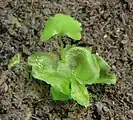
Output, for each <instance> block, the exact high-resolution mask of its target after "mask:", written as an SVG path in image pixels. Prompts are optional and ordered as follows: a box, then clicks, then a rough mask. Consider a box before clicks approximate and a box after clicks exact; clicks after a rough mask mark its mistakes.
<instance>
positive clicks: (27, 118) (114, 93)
mask: <svg viewBox="0 0 133 120" xmlns="http://www.w3.org/2000/svg"><path fill="white" fill-rule="evenodd" d="M56 13H64V14H68V15H71V16H73V17H74V18H76V19H77V20H79V21H80V22H81V23H82V25H83V30H84V31H83V38H82V42H80V43H76V44H77V45H84V46H92V47H93V48H94V49H95V50H96V52H97V53H99V54H100V55H101V56H103V57H104V58H105V59H106V60H107V61H108V63H109V64H110V65H111V67H112V71H114V72H115V73H116V74H117V76H118V81H117V84H116V86H108V85H94V86H88V90H89V91H90V92H92V93H93V94H95V95H96V96H94V97H93V98H92V102H91V103H92V105H91V107H90V108H88V109H85V108H83V107H81V106H79V105H77V104H76V103H75V102H74V101H66V102H54V101H52V100H51V98H50V96H49V86H48V85H47V84H45V83H44V82H41V81H39V80H34V79H33V78H30V76H29V74H28V70H27V67H26V65H23V66H21V67H19V66H16V67H14V68H13V69H12V70H10V71H9V70H7V64H8V61H9V60H10V58H11V57H12V56H13V55H14V54H15V53H17V52H21V53H22V54H23V58H24V60H26V58H27V57H28V55H29V54H30V53H31V52H33V51H57V50H58V49H59V45H58V43H57V42H56V40H53V41H48V42H47V43H42V42H40V40H39V34H40V30H41V28H42V27H43V22H44V21H45V20H47V18H48V17H49V16H52V15H55V14H56ZM64 39H66V38H64ZM26 49H27V50H26ZM0 120H133V1H132V0H2V1H1V0H0Z"/></svg>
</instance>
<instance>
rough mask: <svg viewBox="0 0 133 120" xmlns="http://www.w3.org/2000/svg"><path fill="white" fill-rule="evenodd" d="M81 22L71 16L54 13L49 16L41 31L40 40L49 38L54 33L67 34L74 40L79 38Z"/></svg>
mask: <svg viewBox="0 0 133 120" xmlns="http://www.w3.org/2000/svg"><path fill="white" fill-rule="evenodd" d="M81 31H82V28H81V23H79V22H78V21H76V20H74V19H73V18H72V17H70V16H68V15H63V14H56V15H55V16H54V17H50V18H49V19H48V21H47V23H46V25H45V27H44V29H43V31H42V33H41V37H40V39H41V41H44V40H49V39H50V38H51V37H52V36H54V35H67V36H68V37H70V38H72V39H74V40H80V39H81Z"/></svg>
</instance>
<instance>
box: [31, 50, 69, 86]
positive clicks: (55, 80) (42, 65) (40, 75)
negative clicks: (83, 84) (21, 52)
mask: <svg viewBox="0 0 133 120" xmlns="http://www.w3.org/2000/svg"><path fill="white" fill-rule="evenodd" d="M57 63H58V57H57V56H56V55H53V54H49V53H46V52H36V53H35V54H33V55H31V56H29V58H28V64H29V65H31V66H32V76H33V77H34V78H36V79H39V80H42V81H45V82H46V83H47V84H51V85H52V86H53V85H56V86H59V87H60V86H61V85H62V84H64V83H65V84H68V83H67V82H66V81H67V80H68V76H67V75H66V74H65V73H64V72H58V71H57V67H58V66H57Z"/></svg>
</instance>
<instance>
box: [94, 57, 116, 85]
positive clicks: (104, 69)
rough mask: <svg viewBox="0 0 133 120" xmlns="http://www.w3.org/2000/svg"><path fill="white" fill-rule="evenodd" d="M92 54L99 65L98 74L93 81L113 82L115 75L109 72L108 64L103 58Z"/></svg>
mask: <svg viewBox="0 0 133 120" xmlns="http://www.w3.org/2000/svg"><path fill="white" fill-rule="evenodd" d="M93 56H94V57H96V59H97V63H98V64H99V67H100V76H99V78H98V79H97V81H95V83H104V84H115V83H116V75H115V74H111V73H110V66H109V65H108V64H107V62H105V60H104V59H103V58H102V57H100V56H98V55H93Z"/></svg>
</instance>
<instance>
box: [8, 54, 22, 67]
mask: <svg viewBox="0 0 133 120" xmlns="http://www.w3.org/2000/svg"><path fill="white" fill-rule="evenodd" d="M20 59H21V54H20V53H17V54H15V55H14V56H13V57H12V58H11V60H10V61H9V64H8V69H11V68H12V67H13V66H14V65H16V64H19V63H20Z"/></svg>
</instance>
